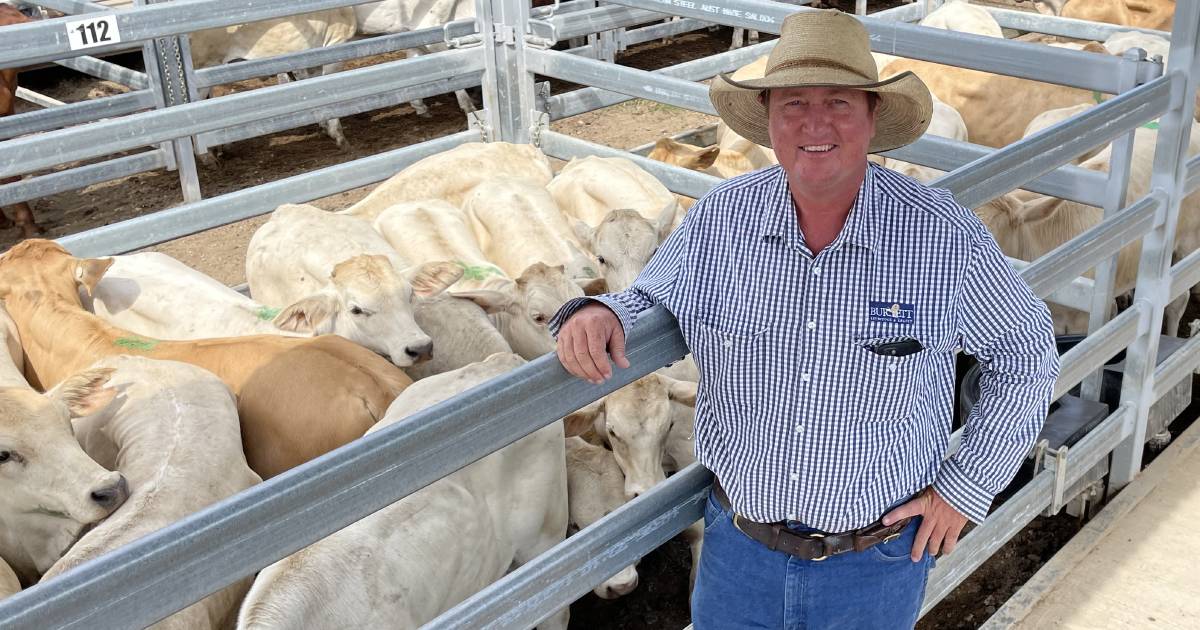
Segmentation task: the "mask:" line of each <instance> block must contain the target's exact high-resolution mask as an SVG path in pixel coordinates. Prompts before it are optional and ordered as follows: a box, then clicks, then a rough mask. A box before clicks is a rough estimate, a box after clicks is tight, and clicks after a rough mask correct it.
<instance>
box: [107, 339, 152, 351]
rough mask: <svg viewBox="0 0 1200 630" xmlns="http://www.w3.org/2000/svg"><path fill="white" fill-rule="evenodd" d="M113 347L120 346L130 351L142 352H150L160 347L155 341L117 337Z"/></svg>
mask: <svg viewBox="0 0 1200 630" xmlns="http://www.w3.org/2000/svg"><path fill="white" fill-rule="evenodd" d="M113 345H117V346H120V347H122V348H125V349H128V350H141V351H142V352H149V351H151V350H153V349H154V347H155V346H157V345H158V341H157V340H154V339H146V338H144V337H117V340H116V341H114V342H113Z"/></svg>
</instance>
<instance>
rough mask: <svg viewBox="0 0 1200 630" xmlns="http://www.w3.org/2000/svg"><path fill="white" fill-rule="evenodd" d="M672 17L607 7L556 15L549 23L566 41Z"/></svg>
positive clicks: (559, 36)
mask: <svg viewBox="0 0 1200 630" xmlns="http://www.w3.org/2000/svg"><path fill="white" fill-rule="evenodd" d="M670 17H671V16H670V14H667V13H659V12H656V11H647V10H645V9H631V8H628V7H619V6H612V5H605V6H601V7H597V8H595V9H587V10H586V11H575V12H572V13H567V14H563V15H556V16H554V17H552V18H550V19H549V20H547V21H548V22H550V23H551V24H554V27H555V32H556V33H557V34H558V40H559V41H564V40H567V39H571V38H573V37H582V36H584V35H590V34H592V33H599V32H602V31H611V30H614V29H618V28H627V27H630V26H634V25H637V24H645V23H647V22H653V21H655V20H665V19H667V18H670Z"/></svg>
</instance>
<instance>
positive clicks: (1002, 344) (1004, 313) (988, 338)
mask: <svg viewBox="0 0 1200 630" xmlns="http://www.w3.org/2000/svg"><path fill="white" fill-rule="evenodd" d="M956 310H957V313H956V315H957V321H958V333H959V341H960V343H961V347H962V349H963V351H964V352H967V353H968V354H972V355H975V357H976V359H978V361H979V365H980V368H981V375H980V379H979V389H980V391H979V400H978V402H977V403H976V404H975V406H974V408H972V409H971V412H970V414H969V415H968V416H967V419H966V422H965V425H964V427H963V434H962V443H961V447H960V448H959V450H958V452H957V453H955V454H954V456H952V457H950V458H949V459H947V460H945V461H944V462H942V465H941V468H940V469H939V470H938V475H937V479H936V481H935V482H934V488H935V489H936V490H937V492H938V494H940V495H941V496H942V497H943V498H944V499H945V500H946V501H947V502H949V503H950V505H951V506H952V507H954V509H956V510H958V512H960V513H961V514H963V515H964V516H966V517H967V518H969V519H971V520H972V521H974V522H976V523H978V522H982V521H983V519H984V517H985V516H987V512H988V508H989V507H990V506H991V504H992V500H993V499H994V498H995V496H996V494H997V493H998V492H1000V490H1002V489H1003V488H1004V487H1005V486H1006V485H1008V483H1009V482H1010V481H1012V478H1013V476H1015V475H1016V471H1017V468H1018V467H1019V466H1020V464H1021V461H1022V460H1024V459H1025V457H1026V455H1027V454H1028V453H1029V450H1030V449H1031V448H1032V447H1033V444H1034V442H1035V440H1036V439H1037V436H1038V433H1039V432H1040V431H1041V428H1042V424H1043V422H1044V421H1045V418H1046V412H1047V409H1048V407H1049V404H1050V396H1051V393H1052V392H1053V389H1054V383H1055V381H1056V380H1057V379H1058V370H1059V364H1058V352H1057V349H1056V346H1055V343H1054V327H1053V324H1052V322H1051V319H1050V312H1049V309H1047V308H1046V304H1045V302H1043V301H1042V300H1040V299H1038V297H1037V296H1036V295H1034V294H1033V291H1032V290H1030V288H1029V286H1028V285H1027V284H1025V282H1024V281H1023V280H1021V278H1020V277H1019V276H1018V275H1017V273H1016V272H1015V271H1014V270H1013V269H1012V267H1010V266H1009V264H1008V262H1007V261H1006V260H1005V258H1004V255H1003V254H1002V253H1001V251H1000V248H999V247H998V246H997V245H996V242H995V240H994V239H993V238H992V236H991V235H990V234H987V233H986V232H984V233H983V234H981V235H980V236H979V238H978V241H977V242H976V244H975V247H974V249H973V252H972V257H971V262H970V263H969V265H968V269H967V272H966V274H965V276H964V284H963V288H962V293H961V295H960V299H959V300H958V303H957V309H956Z"/></svg>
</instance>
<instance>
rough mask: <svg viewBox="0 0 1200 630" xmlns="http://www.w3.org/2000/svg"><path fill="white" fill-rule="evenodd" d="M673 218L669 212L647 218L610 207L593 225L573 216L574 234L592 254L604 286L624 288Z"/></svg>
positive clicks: (612, 289)
mask: <svg viewBox="0 0 1200 630" xmlns="http://www.w3.org/2000/svg"><path fill="white" fill-rule="evenodd" d="M673 219H674V213H671V212H663V213H662V214H660V215H659V217H658V219H656V220H655V221H648V220H647V219H646V218H645V217H643V216H642V215H640V214H638V213H637V212H636V211H634V210H613V211H611V212H609V213H608V216H606V217H605V218H604V220H603V221H601V222H600V225H598V226H596V227H594V228H593V227H592V226H590V225H588V224H587V223H585V222H583V221H579V220H576V221H575V235H576V236H577V237H578V238H579V241H580V242H581V243H582V244H583V246H584V248H585V249H587V250H588V251H590V252H591V253H592V255H593V256H595V257H596V262H597V264H599V265H600V275H601V276H602V277H603V278H604V284H605V285H606V287H607V290H608V291H611V292H617V291H624V290H625V289H628V288H629V286H630V285H632V284H633V281H634V280H635V279H636V278H637V276H638V274H639V273H641V272H642V268H644V267H645V266H646V263H647V262H649V261H650V257H651V256H653V255H654V252H655V251H657V250H658V245H659V243H661V242H662V241H663V240H664V239H666V238H667V235H668V234H670V233H671V229H672V227H673V224H674V220H673Z"/></svg>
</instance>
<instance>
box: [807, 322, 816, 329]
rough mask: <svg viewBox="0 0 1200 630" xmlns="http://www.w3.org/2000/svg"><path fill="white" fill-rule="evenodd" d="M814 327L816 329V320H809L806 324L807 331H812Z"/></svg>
mask: <svg viewBox="0 0 1200 630" xmlns="http://www.w3.org/2000/svg"><path fill="white" fill-rule="evenodd" d="M816 327H817V322H816V320H809V322H808V329H809V330H814V329H815V328H816Z"/></svg>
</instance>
